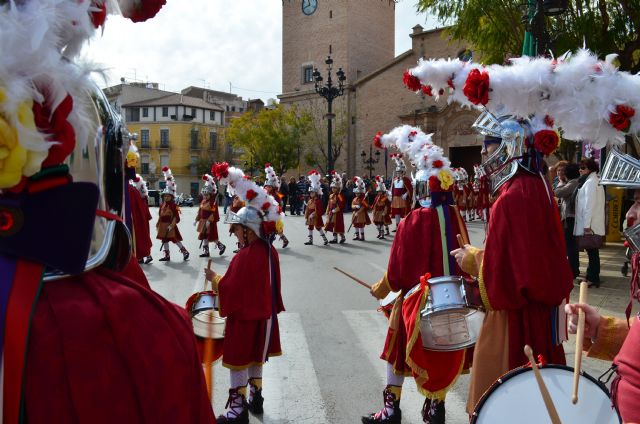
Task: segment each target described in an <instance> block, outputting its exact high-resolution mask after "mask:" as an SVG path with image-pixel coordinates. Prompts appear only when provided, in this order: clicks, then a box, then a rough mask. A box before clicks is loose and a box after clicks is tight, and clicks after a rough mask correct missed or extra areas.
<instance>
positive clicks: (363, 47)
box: [279, 0, 482, 175]
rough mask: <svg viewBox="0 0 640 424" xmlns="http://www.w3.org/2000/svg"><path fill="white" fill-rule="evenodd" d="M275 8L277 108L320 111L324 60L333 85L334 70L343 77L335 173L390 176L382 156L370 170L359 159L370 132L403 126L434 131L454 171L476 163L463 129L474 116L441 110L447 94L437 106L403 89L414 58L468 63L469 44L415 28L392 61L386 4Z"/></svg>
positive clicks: (475, 141) (317, 1)
mask: <svg viewBox="0 0 640 424" xmlns="http://www.w3.org/2000/svg"><path fill="white" fill-rule="evenodd" d="M282 6H283V32H282V33H283V45H282V46H283V48H282V51H283V53H282V55H283V57H282V89H283V93H282V94H281V95H280V96H279V98H280V101H281V103H283V104H295V105H297V106H298V107H301V108H307V109H311V110H324V111H325V112H326V107H327V102H326V100H324V99H323V98H321V97H320V96H319V95H318V94H316V93H315V90H314V82H313V76H312V73H313V70H314V69H315V68H317V69H318V70H319V71H320V73H321V75H322V76H323V77H324V78H325V79H326V74H327V70H326V65H325V60H326V58H327V56H328V55H331V58H332V59H333V78H334V82H337V81H336V80H337V78H336V77H335V71H337V70H338V68H342V69H343V70H344V72H345V75H346V77H347V81H346V88H345V92H344V95H343V96H341V97H339V98H337V99H336V100H335V101H334V111H335V112H336V115H343V116H336V119H335V121H336V126H338V127H339V128H340V131H337V133H336V136H337V140H336V143H341V145H342V149H341V151H340V154H339V156H338V158H337V160H336V161H335V166H334V168H335V169H336V170H338V171H340V172H343V171H344V172H347V174H348V175H368V174H369V173H370V171H371V173H372V174H373V175H376V174H379V175H385V174H387V175H391V173H392V172H393V166H392V161H385V160H384V157H383V155H380V160H379V161H378V162H377V163H375V164H373V165H369V164H367V163H365V160H367V159H369V152H370V150H369V147H370V145H371V142H372V139H373V136H374V135H375V134H376V132H377V131H383V132H387V131H389V130H391V129H392V128H394V127H395V126H398V125H402V124H410V125H415V126H419V127H420V128H422V130H423V131H425V132H428V133H431V132H432V133H434V142H435V143H436V144H438V145H440V146H442V147H443V148H444V150H445V153H446V154H447V155H449V157H450V159H451V161H452V164H453V166H464V167H465V168H466V169H467V171H468V172H471V171H472V170H473V164H474V163H479V162H480V149H481V144H482V143H481V138H480V137H479V136H476V135H475V133H474V132H473V131H472V130H471V128H470V127H471V124H472V123H473V122H474V121H475V119H476V117H477V116H478V114H479V113H478V112H477V111H474V110H463V109H461V108H460V107H458V106H456V105H448V104H447V99H446V93H444V95H443V96H441V97H440V98H439V99H438V101H436V100H435V99H434V98H432V97H428V96H426V95H424V94H414V93H412V92H410V91H409V90H407V89H406V88H405V87H404V85H403V83H402V74H403V72H404V71H405V70H406V69H408V68H411V67H413V66H415V65H416V63H417V61H418V59H419V58H421V57H425V58H440V57H461V58H464V59H468V58H469V57H470V56H471V55H473V53H472V49H471V48H470V46H469V45H467V44H465V43H460V42H456V41H450V40H448V39H447V38H446V35H445V34H444V32H443V30H441V29H437V30H429V31H425V30H423V28H422V27H421V26H420V25H416V26H415V27H414V28H413V29H412V33H411V34H410V35H409V36H410V37H411V40H412V46H411V49H410V50H407V51H406V52H404V53H402V54H400V55H399V56H395V55H394V34H395V25H394V19H395V3H394V2H393V1H391V0H297V1H296V0H283V3H282ZM322 108H324V109H322ZM341 123H342V124H341ZM324 137H325V140H326V129H325V130H324ZM363 153H364V155H363ZM374 158H375V155H374ZM385 163H386V165H387V166H386V167H385ZM368 166H372V167H373V169H371V170H369V169H368ZM385 171H386V172H385ZM471 175H473V174H471Z"/></svg>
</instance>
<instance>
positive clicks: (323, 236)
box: [320, 234, 329, 246]
mask: <svg viewBox="0 0 640 424" xmlns="http://www.w3.org/2000/svg"><path fill="white" fill-rule="evenodd" d="M320 237H322V240H323V241H324V245H325V246H326V245H327V244H329V240H327V236H326V235H325V234H320Z"/></svg>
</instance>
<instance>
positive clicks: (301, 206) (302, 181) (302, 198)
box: [297, 175, 309, 215]
mask: <svg viewBox="0 0 640 424" xmlns="http://www.w3.org/2000/svg"><path fill="white" fill-rule="evenodd" d="M308 189H309V187H308V186H307V179H306V178H305V177H304V175H300V177H299V178H298V209H297V212H298V215H300V214H301V213H304V210H305V209H306V206H307V205H306V203H307V194H308Z"/></svg>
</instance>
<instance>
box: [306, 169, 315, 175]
mask: <svg viewBox="0 0 640 424" xmlns="http://www.w3.org/2000/svg"><path fill="white" fill-rule="evenodd" d="M317 173H318V171H316V170H315V169H312V170H311V171H309V173H308V174H307V175H315V174H317Z"/></svg>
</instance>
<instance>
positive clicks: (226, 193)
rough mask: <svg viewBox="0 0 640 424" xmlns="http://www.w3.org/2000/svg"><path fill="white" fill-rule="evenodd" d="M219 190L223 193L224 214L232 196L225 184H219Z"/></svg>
mask: <svg viewBox="0 0 640 424" xmlns="http://www.w3.org/2000/svg"><path fill="white" fill-rule="evenodd" d="M220 192H221V193H224V214H225V215H226V214H227V210H228V209H229V206H231V201H232V200H233V196H232V195H231V194H229V190H227V185H226V184H221V186H220Z"/></svg>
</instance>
